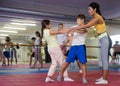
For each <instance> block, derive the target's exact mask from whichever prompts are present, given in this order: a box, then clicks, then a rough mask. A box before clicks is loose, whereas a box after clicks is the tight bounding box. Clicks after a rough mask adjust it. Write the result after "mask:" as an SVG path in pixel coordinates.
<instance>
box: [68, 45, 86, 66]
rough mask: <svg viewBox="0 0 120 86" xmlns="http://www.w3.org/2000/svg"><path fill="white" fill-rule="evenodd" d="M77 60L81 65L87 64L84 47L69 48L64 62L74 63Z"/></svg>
mask: <svg viewBox="0 0 120 86" xmlns="http://www.w3.org/2000/svg"><path fill="white" fill-rule="evenodd" d="M77 58H78V60H79V62H80V63H82V64H85V63H86V62H87V58H86V47H85V45H79V46H71V48H70V51H69V53H68V57H67V59H66V62H68V63H70V62H74V61H75V59H77Z"/></svg>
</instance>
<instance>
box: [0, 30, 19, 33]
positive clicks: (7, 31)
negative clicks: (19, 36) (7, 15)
mask: <svg viewBox="0 0 120 86" xmlns="http://www.w3.org/2000/svg"><path fill="white" fill-rule="evenodd" d="M0 32H6V33H18V32H17V31H9V30H0Z"/></svg>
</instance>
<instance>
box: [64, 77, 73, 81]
mask: <svg viewBox="0 0 120 86" xmlns="http://www.w3.org/2000/svg"><path fill="white" fill-rule="evenodd" d="M64 81H69V82H73V81H74V80H73V79H71V78H69V77H65V78H64Z"/></svg>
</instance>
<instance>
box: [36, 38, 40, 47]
mask: <svg viewBox="0 0 120 86" xmlns="http://www.w3.org/2000/svg"><path fill="white" fill-rule="evenodd" d="M35 45H40V37H36V39H35Z"/></svg>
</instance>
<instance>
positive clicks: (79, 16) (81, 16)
mask: <svg viewBox="0 0 120 86" xmlns="http://www.w3.org/2000/svg"><path fill="white" fill-rule="evenodd" d="M77 18H80V19H84V21H85V20H86V16H85V15H84V14H79V15H78V16H77Z"/></svg>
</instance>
